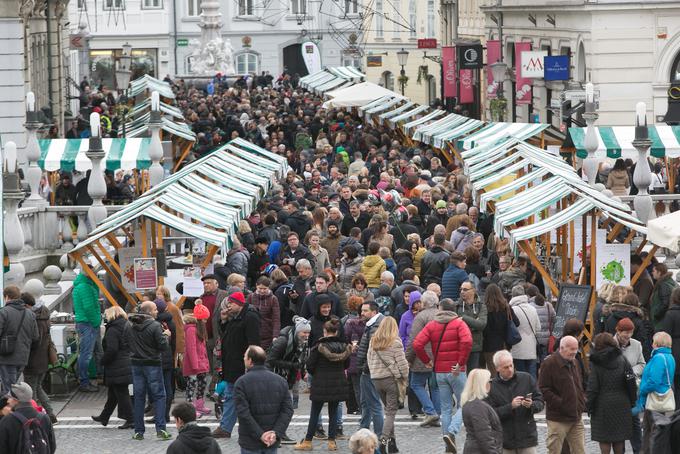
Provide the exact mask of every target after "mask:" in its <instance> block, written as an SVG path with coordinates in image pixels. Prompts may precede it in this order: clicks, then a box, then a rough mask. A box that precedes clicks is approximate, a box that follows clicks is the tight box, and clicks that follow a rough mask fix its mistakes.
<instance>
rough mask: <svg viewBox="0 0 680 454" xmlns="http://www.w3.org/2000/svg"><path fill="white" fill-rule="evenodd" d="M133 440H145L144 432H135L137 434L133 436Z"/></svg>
mask: <svg viewBox="0 0 680 454" xmlns="http://www.w3.org/2000/svg"><path fill="white" fill-rule="evenodd" d="M132 439H133V440H144V434H143V433H140V432H135V434H134V435H133V436H132Z"/></svg>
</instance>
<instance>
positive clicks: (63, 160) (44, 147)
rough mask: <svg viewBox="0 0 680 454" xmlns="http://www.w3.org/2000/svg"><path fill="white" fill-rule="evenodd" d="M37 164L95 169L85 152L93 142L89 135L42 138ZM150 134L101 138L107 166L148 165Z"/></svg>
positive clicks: (117, 167) (71, 170) (45, 167)
mask: <svg viewBox="0 0 680 454" xmlns="http://www.w3.org/2000/svg"><path fill="white" fill-rule="evenodd" d="M38 143H39V144H40V160H39V161H38V165H39V166H40V168H41V169H43V170H47V171H55V170H63V171H66V172H73V171H74V170H77V171H79V172H85V171H87V170H90V169H92V162H91V161H90V159H89V158H88V157H87V156H86V155H85V152H86V151H87V150H88V148H89V146H90V140H89V139H51V140H50V139H42V140H39V141H38ZM150 144H151V139H149V138H128V139H102V148H103V149H104V152H105V153H106V157H105V158H104V163H105V165H106V168H107V169H108V170H112V171H113V170H117V169H123V170H131V169H148V168H149V167H150V166H151V160H150V159H149V146H150Z"/></svg>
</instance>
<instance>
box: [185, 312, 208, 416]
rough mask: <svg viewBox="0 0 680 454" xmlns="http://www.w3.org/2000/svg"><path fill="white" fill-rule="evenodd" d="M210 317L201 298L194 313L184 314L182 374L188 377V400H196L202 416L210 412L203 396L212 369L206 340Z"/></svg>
mask: <svg viewBox="0 0 680 454" xmlns="http://www.w3.org/2000/svg"><path fill="white" fill-rule="evenodd" d="M209 318H210V311H209V310H208V308H207V307H205V306H204V305H203V303H202V302H201V300H200V299H199V300H196V306H195V307H194V311H193V313H192V314H184V361H183V362H182V375H184V377H186V382H187V389H186V396H187V402H192V401H195V403H194V406H195V407H196V414H197V415H198V416H199V417H201V416H203V415H207V414H210V410H209V409H208V408H206V406H205V402H204V400H203V396H204V395H205V388H206V384H207V380H206V375H207V373H208V372H209V371H210V365H209V363H208V351H207V349H206V345H205V343H206V340H207V339H208V330H207V328H206V320H207V319H209Z"/></svg>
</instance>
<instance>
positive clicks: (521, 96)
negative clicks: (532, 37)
mask: <svg viewBox="0 0 680 454" xmlns="http://www.w3.org/2000/svg"><path fill="white" fill-rule="evenodd" d="M530 50H531V43H515V103H516V104H531V83H532V81H531V79H528V78H526V77H524V76H523V75H522V52H528V51H530Z"/></svg>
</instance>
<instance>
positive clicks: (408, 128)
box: [401, 109, 446, 135]
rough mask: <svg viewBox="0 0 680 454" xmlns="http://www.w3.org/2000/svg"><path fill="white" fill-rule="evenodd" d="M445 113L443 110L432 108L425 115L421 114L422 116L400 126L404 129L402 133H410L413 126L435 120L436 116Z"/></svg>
mask: <svg viewBox="0 0 680 454" xmlns="http://www.w3.org/2000/svg"><path fill="white" fill-rule="evenodd" d="M445 113H446V111H445V110H439V109H438V110H433V111H432V112H430V113H428V114H427V115H423V116H422V117H420V118H418V119H416V120H413V121H410V122H408V123H406V124H404V125H403V126H402V127H401V128H402V129H403V130H404V133H405V134H407V135H411V130H412V129H413V128H415V127H416V126H419V125H424V124H426V123H427V122H428V121H435V120H436V119H437V118H439V117H441V116H442V115H444V114H445Z"/></svg>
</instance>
